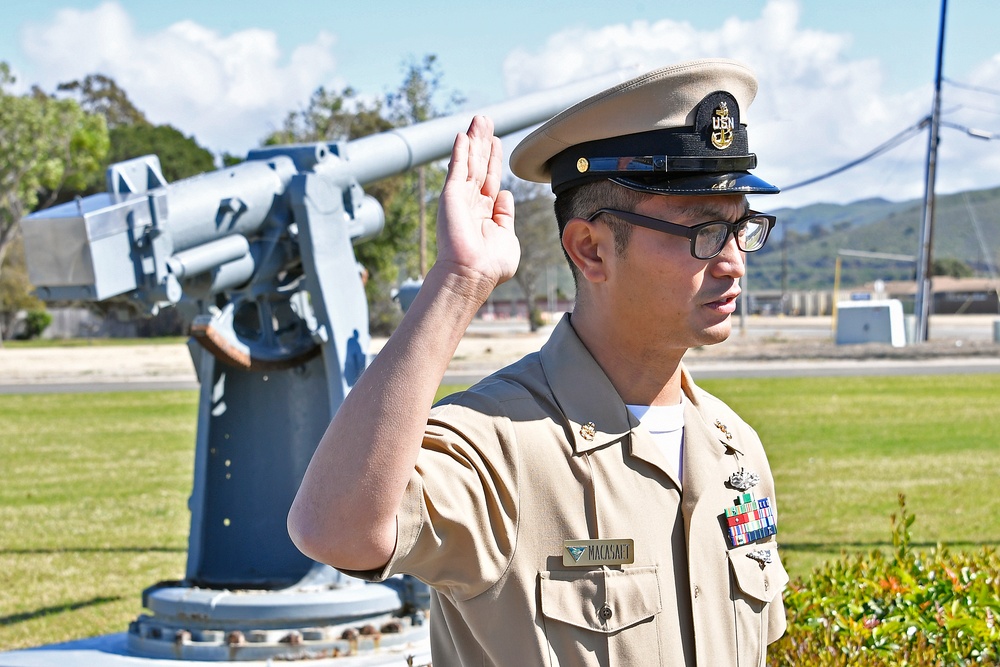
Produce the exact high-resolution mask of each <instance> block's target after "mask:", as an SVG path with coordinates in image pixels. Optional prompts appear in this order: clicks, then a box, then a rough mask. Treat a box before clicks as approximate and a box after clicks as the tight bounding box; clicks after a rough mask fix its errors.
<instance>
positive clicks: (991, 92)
mask: <svg viewBox="0 0 1000 667" xmlns="http://www.w3.org/2000/svg"><path fill="white" fill-rule="evenodd" d="M944 80H945V81H947V82H948V84H949V85H952V86H955V87H956V88H964V89H966V90H974V91H975V92H977V93H986V94H988V95H997V96H998V97H1000V90H996V89H995V88H987V87H986V86H974V85H972V84H971V83H962V82H961V81H955V80H953V79H949V78H947V77H946V78H945V79H944Z"/></svg>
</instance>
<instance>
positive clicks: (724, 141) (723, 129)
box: [712, 102, 736, 150]
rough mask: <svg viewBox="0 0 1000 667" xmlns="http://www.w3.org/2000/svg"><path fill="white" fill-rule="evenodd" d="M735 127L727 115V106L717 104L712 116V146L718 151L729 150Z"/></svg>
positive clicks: (722, 103)
mask: <svg viewBox="0 0 1000 667" xmlns="http://www.w3.org/2000/svg"><path fill="white" fill-rule="evenodd" d="M735 126H736V124H735V123H734V121H733V117H732V116H730V115H729V105H728V104H726V103H725V102H719V106H718V108H717V109H716V110H715V113H714V114H713V115H712V145H713V146H715V147H716V148H718V149H719V150H724V149H726V148H729V147H730V146H731V145H732V144H733V137H734V136H735V135H734V133H733V130H734V129H735Z"/></svg>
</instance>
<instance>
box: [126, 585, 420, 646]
mask: <svg viewBox="0 0 1000 667" xmlns="http://www.w3.org/2000/svg"><path fill="white" fill-rule="evenodd" d="M143 598H144V604H145V606H146V607H147V608H148V609H149V610H150V611H152V612H153V614H152V615H151V616H147V615H143V616H140V617H139V618H138V619H137V620H135V621H133V622H132V624H131V625H130V627H129V632H128V648H129V651H130V652H131V653H133V654H135V655H141V656H145V657H150V658H168V659H181V660H205V661H246V660H264V659H267V658H274V659H280V660H293V659H295V660H298V659H307V658H314V659H315V658H321V657H339V656H352V655H373V654H376V653H379V652H386V651H392V650H394V649H405V648H406V647H407V645H409V644H412V643H413V642H414V641H420V640H421V639H423V638H424V637H426V634H427V630H426V628H425V627H423V622H424V612H423V611H421V610H416V611H414V612H413V614H412V615H406V616H399V615H398V614H397V612H398V610H400V609H401V608H404V607H403V603H402V602H401V601H400V598H399V595H398V594H397V593H396V591H394V590H393V589H392V588H390V587H388V586H382V585H372V584H364V583H362V582H361V581H357V580H353V581H352V582H349V583H347V584H346V585H344V584H338V585H335V586H323V587H309V588H304V587H303V588H289V589H284V590H279V591H226V590H215V589H207V588H197V587H189V586H177V585H173V586H171V585H167V586H156V587H153V588H152V589H150V590H148V591H147V592H146V594H145V595H144V596H143Z"/></svg>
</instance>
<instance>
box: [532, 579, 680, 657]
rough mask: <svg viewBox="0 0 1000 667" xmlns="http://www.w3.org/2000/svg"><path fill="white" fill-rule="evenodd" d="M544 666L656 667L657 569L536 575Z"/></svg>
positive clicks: (658, 602) (657, 639) (658, 594)
mask: <svg viewBox="0 0 1000 667" xmlns="http://www.w3.org/2000/svg"><path fill="white" fill-rule="evenodd" d="M539 596H540V602H541V612H542V622H543V624H544V630H545V637H546V640H547V641H548V645H549V662H548V664H549V665H553V666H554V665H597V664H602V665H629V666H636V667H639V666H642V665H658V664H659V663H660V642H659V636H658V635H659V633H658V630H657V615H658V614H659V613H660V610H661V603H660V585H659V575H658V573H657V568H656V567H635V568H629V569H626V570H606V569H602V570H586V571H575V570H558V571H555V570H554V571H550V572H542V573H541V574H540V575H539Z"/></svg>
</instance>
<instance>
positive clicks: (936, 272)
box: [931, 257, 975, 278]
mask: <svg viewBox="0 0 1000 667" xmlns="http://www.w3.org/2000/svg"><path fill="white" fill-rule="evenodd" d="M974 274H975V272H974V271H973V270H972V267H970V266H969V265H968V264H966V263H965V262H963V261H962V260H960V259H956V258H954V257H941V258H940V259H935V260H934V261H933V262H931V275H932V276H951V277H952V278H970V277H972V276H973V275H974Z"/></svg>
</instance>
